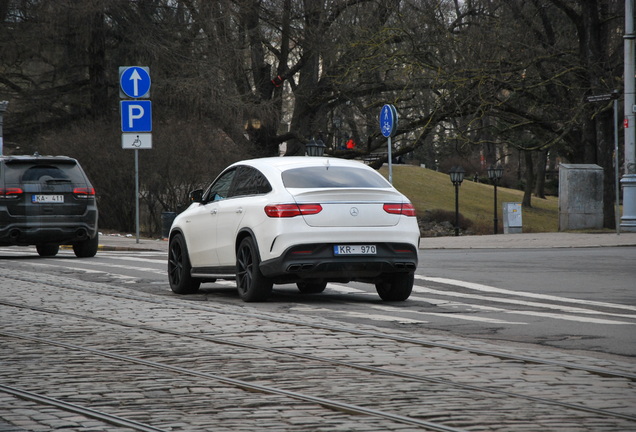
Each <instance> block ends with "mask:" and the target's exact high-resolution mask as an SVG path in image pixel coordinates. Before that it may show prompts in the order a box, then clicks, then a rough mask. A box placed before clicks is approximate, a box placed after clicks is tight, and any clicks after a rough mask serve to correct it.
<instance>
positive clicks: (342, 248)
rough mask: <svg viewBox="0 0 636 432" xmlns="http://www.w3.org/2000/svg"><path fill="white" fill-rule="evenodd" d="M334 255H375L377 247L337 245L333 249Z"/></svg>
mask: <svg viewBox="0 0 636 432" xmlns="http://www.w3.org/2000/svg"><path fill="white" fill-rule="evenodd" d="M333 253H334V255H375V254H376V253H377V251H376V247H375V245H336V246H334V247H333Z"/></svg>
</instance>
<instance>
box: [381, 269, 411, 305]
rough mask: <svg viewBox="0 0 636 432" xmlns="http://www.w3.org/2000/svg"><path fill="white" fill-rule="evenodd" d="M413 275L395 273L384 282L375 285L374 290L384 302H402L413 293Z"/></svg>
mask: <svg viewBox="0 0 636 432" xmlns="http://www.w3.org/2000/svg"><path fill="white" fill-rule="evenodd" d="M414 279H415V277H414V273H395V274H393V275H390V276H389V278H388V279H387V280H386V281H383V282H379V283H376V284H375V289H376V291H377V292H378V295H379V296H380V298H381V299H382V300H384V301H404V300H406V299H407V298H409V296H410V295H411V292H412V291H413V281H414Z"/></svg>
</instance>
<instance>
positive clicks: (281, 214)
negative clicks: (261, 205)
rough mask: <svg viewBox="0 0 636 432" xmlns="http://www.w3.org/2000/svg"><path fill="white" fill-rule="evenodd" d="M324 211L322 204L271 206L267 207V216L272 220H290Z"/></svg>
mask: <svg viewBox="0 0 636 432" xmlns="http://www.w3.org/2000/svg"><path fill="white" fill-rule="evenodd" d="M321 211H322V206H321V205H320V204H270V205H268V206H265V214H267V216H269V217H271V218H290V217H295V216H300V215H314V214H318V213H320V212H321Z"/></svg>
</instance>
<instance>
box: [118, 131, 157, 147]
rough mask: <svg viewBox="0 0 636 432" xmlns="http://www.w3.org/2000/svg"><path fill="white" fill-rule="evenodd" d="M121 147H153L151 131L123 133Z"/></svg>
mask: <svg viewBox="0 0 636 432" xmlns="http://www.w3.org/2000/svg"><path fill="white" fill-rule="evenodd" d="M121 148H122V149H124V150H150V149H152V134H151V133H123V134H121Z"/></svg>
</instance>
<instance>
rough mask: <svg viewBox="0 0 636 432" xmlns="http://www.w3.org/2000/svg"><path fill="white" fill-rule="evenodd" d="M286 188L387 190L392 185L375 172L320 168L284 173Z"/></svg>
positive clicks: (293, 170) (342, 168) (304, 168)
mask: <svg viewBox="0 0 636 432" xmlns="http://www.w3.org/2000/svg"><path fill="white" fill-rule="evenodd" d="M282 178H283V184H284V185H285V187H286V188H387V187H391V184H390V183H389V182H388V181H386V180H385V178H384V177H382V176H381V175H379V174H377V173H376V172H374V171H368V170H365V169H359V168H351V167H337V166H328V167H327V166H319V167H303V168H294V169H290V170H287V171H283V177H282Z"/></svg>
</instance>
